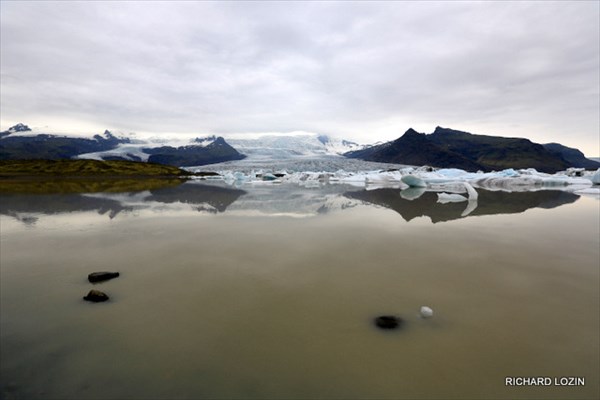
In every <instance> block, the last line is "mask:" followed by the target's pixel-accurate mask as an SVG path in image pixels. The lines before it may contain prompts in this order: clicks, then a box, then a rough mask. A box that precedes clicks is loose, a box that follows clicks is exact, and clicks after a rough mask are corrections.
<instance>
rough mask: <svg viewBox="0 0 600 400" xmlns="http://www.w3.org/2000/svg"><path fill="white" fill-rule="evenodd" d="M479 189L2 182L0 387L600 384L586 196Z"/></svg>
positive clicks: (70, 392) (593, 242)
mask: <svg viewBox="0 0 600 400" xmlns="http://www.w3.org/2000/svg"><path fill="white" fill-rule="evenodd" d="M406 190H408V191H406ZM411 190H412V191H413V192H412V193H411ZM478 192H479V199H478V201H477V204H476V207H475V208H473V207H471V209H470V210H467V207H468V206H469V204H468V203H467V202H462V203H448V204H441V203H438V202H437V196H436V193H433V192H429V191H420V192H419V191H418V190H417V192H415V191H414V190H413V189H405V190H400V189H398V188H390V187H380V188H369V187H356V186H351V185H344V184H337V185H330V184H324V185H320V186H319V187H302V186H299V185H296V184H279V185H274V184H261V185H240V186H238V187H235V186H231V185H227V184H225V183H223V182H209V181H192V182H187V183H184V184H180V185H179V184H171V185H167V186H166V187H163V188H157V187H152V188H150V189H148V190H139V188H138V189H136V190H130V191H128V190H126V189H123V190H117V191H112V192H111V191H95V192H90V193H63V194H60V193H55V194H50V193H48V194H39V193H38V194H23V193H8V192H5V193H3V194H1V195H0V227H1V231H0V250H1V251H0V268H1V270H0V272H1V278H2V279H1V292H0V296H1V297H0V299H1V303H0V305H1V312H0V322H1V331H0V332H1V333H0V339H1V348H2V353H1V354H2V355H1V382H0V386H1V387H0V390H1V392H0V393H1V394H0V397H1V398H2V399H7V400H8V399H25V398H26V399H57V398H60V399H99V398H102V399H121V398H136V399H173V398H182V399H199V398H207V399H250V398H272V399H299V398H302V399H316V398H319V399H341V398H344V399H366V398H377V399H402V398H407V399H418V398H422V399H486V398H487V399H512V398H556V399H562V398H581V399H584V398H597V397H598V395H599V382H598V376H600V367H599V360H600V353H599V352H600V349H599V342H598V335H599V324H600V321H599V315H600V298H599V291H600V289H599V279H600V276H599V263H600V250H599V249H600V201H599V200H598V198H597V197H593V196H580V195H578V194H575V193H570V192H567V191H560V190H545V189H544V190H534V191H521V192H513V193H511V192H506V191H501V190H499V191H487V190H481V189H478ZM469 203H470V202H469ZM467 211H468V212H467ZM94 271H119V272H120V274H121V275H120V276H119V277H118V278H116V279H113V280H110V281H107V282H103V283H99V284H91V283H89V282H88V281H87V275H88V274H89V273H91V272H94ZM92 288H93V289H98V290H102V291H104V292H105V293H107V294H108V295H109V296H110V300H109V301H108V302H106V303H98V304H93V303H88V302H85V301H83V299H82V297H83V296H84V295H86V294H87V292H88V291H89V290H90V289H92ZM421 306H428V307H430V308H431V309H432V310H433V312H434V314H433V317H432V318H427V319H425V318H422V317H421V316H420V315H419V310H420V308H421ZM379 315H397V316H399V317H401V318H402V319H403V324H402V325H401V327H400V329H395V330H380V329H378V328H377V327H376V326H374V324H373V319H374V318H375V317H377V316H379ZM507 377H551V378H552V379H554V378H555V377H557V378H560V377H578V378H584V382H585V384H584V385H578V386H557V385H554V384H553V385H549V386H507V385H506V384H505V382H506V378H507Z"/></svg>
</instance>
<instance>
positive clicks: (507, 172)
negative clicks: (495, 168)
mask: <svg viewBox="0 0 600 400" xmlns="http://www.w3.org/2000/svg"><path fill="white" fill-rule="evenodd" d="M534 171H535V170H534ZM500 175H502V176H519V173H518V172H517V171H515V170H514V169H512V168H508V169H505V170H502V171H500Z"/></svg>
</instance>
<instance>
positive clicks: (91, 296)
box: [83, 289, 109, 303]
mask: <svg viewBox="0 0 600 400" xmlns="http://www.w3.org/2000/svg"><path fill="white" fill-rule="evenodd" d="M108 298H109V297H108V295H107V294H106V293H104V292H101V291H99V290H94V289H92V290H90V292H89V293H88V294H87V296H84V297H83V299H84V300H86V301H92V302H94V303H98V302H101V301H106V300H108Z"/></svg>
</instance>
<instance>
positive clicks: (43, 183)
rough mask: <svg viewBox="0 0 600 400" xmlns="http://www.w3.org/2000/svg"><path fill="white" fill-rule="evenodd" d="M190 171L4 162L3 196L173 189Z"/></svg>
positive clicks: (125, 164)
mask: <svg viewBox="0 0 600 400" xmlns="http://www.w3.org/2000/svg"><path fill="white" fill-rule="evenodd" d="M186 175H190V173H189V172H187V171H184V170H182V169H179V168H177V167H172V166H169V165H160V164H152V163H143V162H134V161H97V160H3V161H0V194H54V193H98V192H113V193H115V192H137V191H142V190H154V189H160V188H164V187H172V186H177V185H180V184H182V183H183V182H185V181H186V180H187V178H186V177H185V176H186Z"/></svg>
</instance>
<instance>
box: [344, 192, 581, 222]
mask: <svg viewBox="0 0 600 400" xmlns="http://www.w3.org/2000/svg"><path fill="white" fill-rule="evenodd" d="M344 196H345V197H347V198H349V199H355V200H360V201H362V202H365V203H368V204H375V205H378V206H382V207H386V208H389V209H392V210H394V211H396V212H397V213H398V214H400V215H401V216H402V218H404V220H406V221H410V220H412V219H414V218H417V217H423V216H427V217H429V218H430V219H431V221H432V222H433V223H436V222H443V221H451V220H455V219H458V218H463V217H466V216H478V215H490V214H517V213H522V212H524V211H526V210H528V209H530V208H536V207H537V208H555V207H559V206H561V205H564V204H569V203H573V202H575V201H576V200H577V199H578V198H579V196H578V195H576V194H573V193H569V192H564V191H557V190H540V191H535V192H502V191H487V190H481V189H480V190H479V199H478V200H477V202H472V201H469V202H460V203H446V204H441V203H439V202H438V196H437V193H436V192H427V191H425V190H424V189H418V188H414V189H412V188H411V189H407V190H402V191H400V190H398V189H375V190H361V191H354V192H346V193H344Z"/></svg>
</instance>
